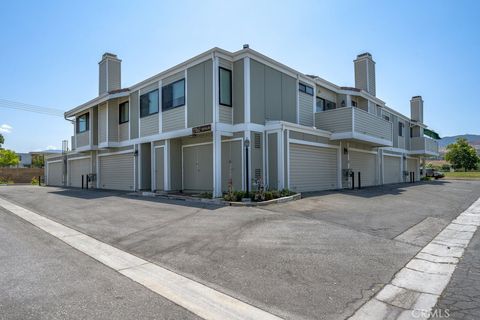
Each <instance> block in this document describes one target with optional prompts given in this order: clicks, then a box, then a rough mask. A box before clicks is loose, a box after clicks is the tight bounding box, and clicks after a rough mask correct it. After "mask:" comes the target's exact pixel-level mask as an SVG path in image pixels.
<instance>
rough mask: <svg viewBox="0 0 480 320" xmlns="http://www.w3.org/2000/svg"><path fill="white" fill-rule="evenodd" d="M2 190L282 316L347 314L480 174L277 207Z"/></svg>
mask: <svg viewBox="0 0 480 320" xmlns="http://www.w3.org/2000/svg"><path fill="white" fill-rule="evenodd" d="M0 196H1V197H4V198H5V199H8V200H9V201H13V202H16V203H17V204H19V205H21V206H24V207H26V208H29V209H31V210H32V211H34V212H37V213H39V214H41V215H44V216H46V217H49V218H51V219H53V220H55V221H58V222H60V223H63V224H65V225H67V226H70V227H72V228H74V229H76V230H78V231H81V232H82V233H85V234H88V235H89V236H92V237H94V238H96V239H98V240H101V241H103V242H105V243H108V244H110V245H112V246H114V247H117V248H119V249H121V250H124V251H126V252H130V253H132V254H135V255H136V256H139V257H142V258H143V259H145V260H148V261H151V262H154V263H156V264H158V265H160V266H164V267H166V268H168V269H170V270H174V271H176V272H178V273H180V274H182V275H184V276H186V277H188V278H190V279H193V280H195V281H198V282H200V283H203V284H205V285H207V286H209V287H212V288H214V289H216V290H218V291H220V292H224V293H226V294H228V295H230V296H232V297H235V298H237V299H239V300H241V301H245V302H247V303H249V304H252V305H254V306H257V307H259V308H261V309H263V310H266V311H268V312H270V313H272V314H276V315H279V316H280V317H283V318H290V319H298V318H310V319H339V318H346V317H348V316H350V315H352V314H353V313H354V312H355V310H356V309H357V308H358V307H360V306H361V305H362V304H363V303H365V302H366V301H367V300H368V299H369V298H370V297H372V296H373V295H374V294H376V293H377V292H378V290H379V289H380V288H382V287H383V286H384V285H385V284H386V283H389V282H390V280H391V279H392V277H393V276H394V275H395V273H396V272H397V271H398V270H400V269H401V268H402V267H403V266H405V264H406V263H407V262H408V261H409V260H410V259H411V258H412V257H413V256H414V255H415V254H416V253H417V252H418V250H420V248H421V244H419V243H415V242H414V241H412V242H409V241H404V240H405V237H403V238H402V239H403V240H402V241H399V240H396V239H395V238H396V237H397V236H399V235H402V234H403V233H404V232H406V231H408V230H409V229H411V228H412V227H415V226H416V225H418V224H420V223H422V221H427V223H431V222H432V221H433V224H432V225H439V226H442V225H443V226H445V225H446V224H448V222H449V221H451V220H452V219H453V218H454V217H455V216H456V215H458V214H459V213H460V212H462V211H463V210H464V206H465V205H467V206H468V205H469V204H471V203H472V202H473V200H474V199H476V198H478V196H480V183H477V184H475V183H473V184H472V183H465V182H452V183H443V184H435V183H432V184H416V185H403V186H397V187H391V188H373V189H365V190H361V191H360V192H354V193H350V192H343V193H330V194H329V193H325V194H321V195H318V196H315V197H310V198H307V199H302V200H300V201H297V202H294V203H288V204H283V205H275V206H271V207H268V208H267V209H268V210H265V209H259V208H231V207H215V206H209V205H204V204H198V205H194V206H193V204H192V203H188V204H186V203H185V202H181V201H167V200H158V199H149V198H146V199H138V198H129V197H126V196H125V195H124V194H123V193H118V192H105V191H88V192H86V191H82V190H65V189H61V188H39V187H27V186H25V187H4V188H2V189H1V190H0ZM422 197H423V202H420V203H419V201H418V199H419V198H422ZM468 202H470V203H468ZM428 217H431V218H434V220H432V219H426V218H428ZM420 229H421V228H420ZM422 230H425V228H424V229H422ZM427 230H428V228H427ZM432 230H433V229H432ZM438 231H439V230H438V229H435V230H433V231H430V233H431V234H429V235H428V237H427V238H429V239H427V240H428V241H430V240H431V239H432V238H433V237H434V236H435V235H436V234H437V233H438ZM406 238H407V240H408V236H407V237H406ZM422 241H425V240H422Z"/></svg>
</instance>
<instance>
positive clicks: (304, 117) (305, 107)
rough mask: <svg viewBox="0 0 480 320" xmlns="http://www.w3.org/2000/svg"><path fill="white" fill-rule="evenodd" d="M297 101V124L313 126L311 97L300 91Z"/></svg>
mask: <svg viewBox="0 0 480 320" xmlns="http://www.w3.org/2000/svg"><path fill="white" fill-rule="evenodd" d="M298 102H299V106H298V108H299V109H298V113H299V115H298V116H299V119H298V120H299V124H301V125H304V126H308V127H313V97H312V96H310V95H308V94H306V93H303V92H300V93H299V97H298Z"/></svg>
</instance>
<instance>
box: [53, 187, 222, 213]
mask: <svg viewBox="0 0 480 320" xmlns="http://www.w3.org/2000/svg"><path fill="white" fill-rule="evenodd" d="M49 193H51V194H55V195H59V196H64V197H70V198H78V199H83V200H95V199H102V198H109V197H120V198H127V199H135V200H139V201H148V202H156V203H164V204H170V205H177V206H185V207H190V208H199V209H206V210H216V209H219V208H222V207H224V206H222V205H216V204H212V203H206V202H200V201H198V202H197V201H187V200H180V199H178V200H177V199H166V198H162V197H149V196H141V195H138V194H135V193H133V192H131V191H116V190H103V189H79V188H69V187H63V188H58V187H57V188H56V190H55V191H51V192H49Z"/></svg>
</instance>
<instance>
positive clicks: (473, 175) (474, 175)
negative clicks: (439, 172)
mask: <svg viewBox="0 0 480 320" xmlns="http://www.w3.org/2000/svg"><path fill="white" fill-rule="evenodd" d="M444 174H445V178H447V179H448V178H452V179H473V180H480V171H475V172H471V171H469V172H460V171H458V172H444Z"/></svg>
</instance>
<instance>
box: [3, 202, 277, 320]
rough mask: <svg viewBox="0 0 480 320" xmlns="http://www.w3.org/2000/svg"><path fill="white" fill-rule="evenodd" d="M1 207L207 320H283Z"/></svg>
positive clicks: (10, 206) (34, 217)
mask: <svg viewBox="0 0 480 320" xmlns="http://www.w3.org/2000/svg"><path fill="white" fill-rule="evenodd" d="M0 206H2V207H3V208H4V209H6V210H8V211H10V212H11V213H13V214H15V215H17V216H19V217H21V218H22V219H24V220H26V221H28V222H30V223H31V224H33V225H35V226H37V227H38V228H40V229H42V230H44V231H45V232H47V233H49V234H51V235H53V236H55V237H56V238H58V239H60V240H62V241H63V242H65V243H67V244H69V245H70V246H72V247H73V248H75V249H77V250H79V251H81V252H83V253H85V254H86V255H88V256H90V257H92V258H94V259H96V260H97V261H99V262H101V263H103V264H104V265H106V266H108V267H110V268H112V269H114V270H116V271H117V272H119V273H121V274H122V275H124V276H125V277H127V278H130V279H132V280H133V281H135V282H138V283H140V284H141V285H143V286H145V287H146V288H148V289H150V290H152V291H153V292H155V293H157V294H159V295H161V296H163V297H165V298H166V299H168V300H170V301H172V302H174V303H176V304H178V305H180V306H182V307H183V308H185V309H187V310H189V311H190V312H192V313H195V314H196V315H198V316H199V317H202V318H204V319H219V320H220V319H221V320H223V319H252V320H253V319H265V320H270V319H271V320H274V319H275V320H278V319H281V318H279V317H277V316H275V315H273V314H271V313H268V312H266V311H264V310H262V309H259V308H257V307H254V306H252V305H250V304H247V303H245V302H243V301H240V300H238V299H235V298H233V297H231V296H229V295H226V294H224V293H221V292H219V291H217V290H214V289H212V288H210V287H207V286H206V285H204V284H201V283H199V282H196V281H194V280H191V279H189V278H186V277H184V276H181V275H179V274H177V273H175V272H172V271H170V270H168V269H165V268H163V267H160V266H158V265H156V264H153V263H151V262H148V261H146V260H143V259H141V258H138V257H137V256H134V255H132V254H130V253H127V252H125V251H122V250H119V249H117V248H115V247H113V246H110V245H108V244H106V243H104V242H101V241H98V240H96V239H94V238H92V237H90V236H87V235H85V234H83V233H81V232H78V231H76V230H74V229H71V228H69V227H66V226H64V225H62V224H60V223H57V222H55V221H52V220H50V219H48V218H45V217H43V216H41V215H39V214H37V213H34V212H32V211H30V210H27V209H25V208H22V207H20V206H18V205H16V204H13V203H11V202H9V201H6V200H4V199H2V198H0Z"/></svg>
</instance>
